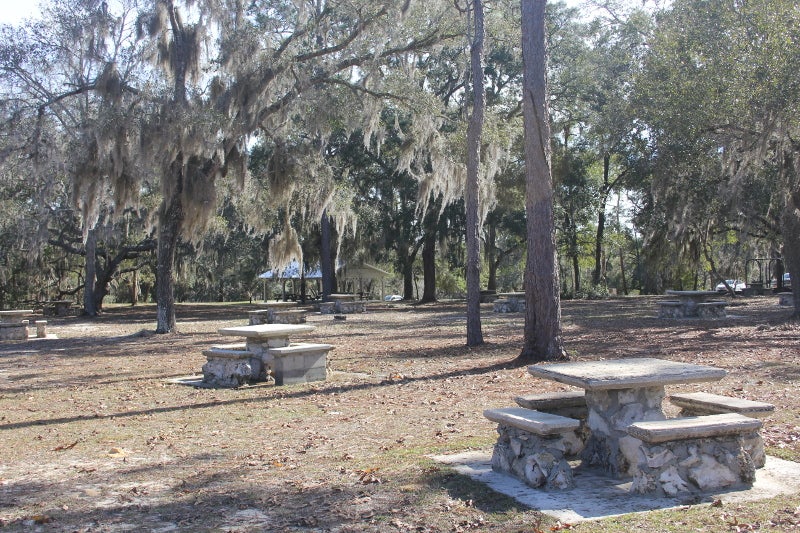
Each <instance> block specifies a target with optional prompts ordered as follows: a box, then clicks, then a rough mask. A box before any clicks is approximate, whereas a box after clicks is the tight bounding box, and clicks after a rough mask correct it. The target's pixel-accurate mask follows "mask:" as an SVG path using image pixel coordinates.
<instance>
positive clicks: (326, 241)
mask: <svg viewBox="0 0 800 533" xmlns="http://www.w3.org/2000/svg"><path fill="white" fill-rule="evenodd" d="M320 225H321V233H322V239H321V243H320V246H321V248H322V249H321V250H320V260H319V263H320V270H321V271H322V300H323V301H327V300H328V296H330V295H331V294H333V274H334V268H333V261H332V257H331V218H330V217H329V216H328V211H327V209H326V210H325V211H323V212H322V222H321V224H320Z"/></svg>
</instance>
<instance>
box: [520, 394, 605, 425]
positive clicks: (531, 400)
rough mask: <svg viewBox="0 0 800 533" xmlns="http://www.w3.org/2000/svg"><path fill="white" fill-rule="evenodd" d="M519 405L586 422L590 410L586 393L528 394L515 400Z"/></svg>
mask: <svg viewBox="0 0 800 533" xmlns="http://www.w3.org/2000/svg"><path fill="white" fill-rule="evenodd" d="M514 401H515V402H517V405H519V406H520V407H524V408H525V409H533V410H535V411H541V412H543V413H550V414H554V415H559V416H566V417H569V418H577V419H580V420H586V417H587V416H588V415H589V409H588V408H587V407H586V394H585V391H582V390H581V391H565V392H546V393H543V394H528V395H526V396H517V397H516V398H514Z"/></svg>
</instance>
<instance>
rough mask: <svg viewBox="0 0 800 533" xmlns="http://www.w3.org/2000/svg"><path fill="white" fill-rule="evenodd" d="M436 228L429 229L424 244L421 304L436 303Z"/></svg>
mask: <svg viewBox="0 0 800 533" xmlns="http://www.w3.org/2000/svg"><path fill="white" fill-rule="evenodd" d="M436 237H437V235H436V227H435V225H434V226H433V227H428V228H427V231H426V232H425V237H424V239H425V240H424V242H423V244H422V278H423V285H422V299H421V300H420V302H421V303H426V302H435V301H436Z"/></svg>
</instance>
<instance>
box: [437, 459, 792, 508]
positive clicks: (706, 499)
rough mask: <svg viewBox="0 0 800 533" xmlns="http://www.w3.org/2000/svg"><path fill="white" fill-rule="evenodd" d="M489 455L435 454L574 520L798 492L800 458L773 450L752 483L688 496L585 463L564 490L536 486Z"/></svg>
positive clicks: (498, 487) (523, 500)
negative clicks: (637, 487) (654, 492)
mask: <svg viewBox="0 0 800 533" xmlns="http://www.w3.org/2000/svg"><path fill="white" fill-rule="evenodd" d="M491 458H492V454H491V452H466V453H462V454H457V455H438V456H434V457H433V459H434V460H435V461H437V462H440V463H444V464H447V465H450V466H451V467H453V469H455V470H456V471H457V472H458V473H460V474H463V475H466V476H469V477H470V478H472V479H474V480H476V481H479V482H481V483H485V484H486V485H488V486H489V487H490V488H491V489H492V490H495V491H497V492H500V493H501V494H505V495H506V496H510V497H512V498H514V499H515V500H517V501H518V502H520V503H521V504H523V505H526V506H528V507H530V508H531V509H536V510H539V511H541V512H542V513H544V514H546V515H548V516H552V517H553V518H555V519H556V520H560V521H562V522H565V523H570V524H574V523H577V522H583V521H587V520H599V519H603V518H609V517H612V516H619V515H624V514H630V513H641V512H647V511H654V510H663V509H674V508H680V507H685V506H686V505H694V504H710V503H712V502H713V501H715V500H721V501H722V502H723V503H724V504H730V503H736V502H747V501H756V500H764V499H767V498H772V497H775V496H778V495H781V494H795V493H798V492H800V463H794V462H791V461H784V460H782V459H778V458H775V457H769V456H768V457H767V463H766V465H765V466H764V468H761V469H759V470H757V471H756V482H755V483H754V484H753V486H752V487H751V488H749V489H737V490H731V491H723V492H713V493H707V494H703V495H702V496H700V497H696V496H687V497H685V498H657V497H653V496H647V495H638V494H631V493H630V492H628V490H629V488H630V484H631V483H630V481H627V482H622V481H620V480H615V479H610V478H608V477H606V476H604V475H602V474H601V473H600V472H599V471H593V470H586V469H583V468H575V469H574V474H575V483H576V486H575V488H574V489H570V490H563V491H545V490H541V489H534V488H531V487H529V486H527V485H525V484H524V483H522V482H521V481H519V480H518V479H516V478H514V477H512V476H509V475H506V474H502V473H499V472H495V471H494V470H492V465H491Z"/></svg>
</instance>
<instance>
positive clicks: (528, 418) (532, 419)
mask: <svg viewBox="0 0 800 533" xmlns="http://www.w3.org/2000/svg"><path fill="white" fill-rule="evenodd" d="M483 416H485V417H486V418H488V419H489V420H491V421H493V422H497V423H498V424H505V425H509V426H514V427H516V428H519V429H522V430H525V431H528V432H530V433H533V434H535V435H542V436H547V435H559V434H561V433H564V432H566V431H573V430H575V429H578V428H579V427H580V424H581V423H580V421H579V420H574V419H572V418H567V417H565V416H559V415H554V414H551V413H545V412H542V411H534V410H533V409H525V408H523V407H504V408H501V409H487V410H485V411H484V412H483Z"/></svg>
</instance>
